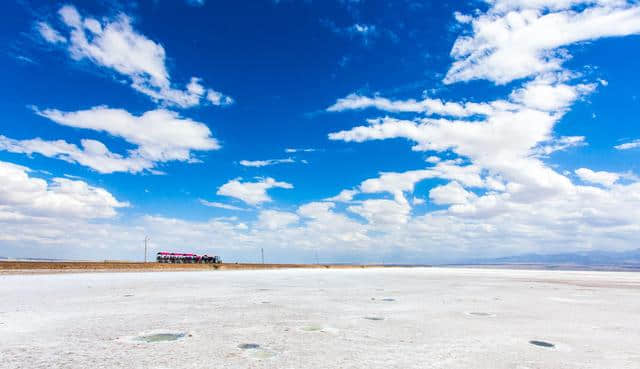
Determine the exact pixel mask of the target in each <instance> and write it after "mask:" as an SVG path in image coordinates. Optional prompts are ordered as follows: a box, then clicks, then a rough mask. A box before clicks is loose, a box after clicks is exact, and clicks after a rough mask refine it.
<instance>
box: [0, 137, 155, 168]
mask: <svg viewBox="0 0 640 369" xmlns="http://www.w3.org/2000/svg"><path fill="white" fill-rule="evenodd" d="M80 143H81V147H78V146H76V145H74V144H71V143H68V142H66V141H64V140H55V141H46V140H42V139H40V138H34V139H30V140H14V139H10V138H7V137H5V136H2V135H0V150H5V151H8V152H13V153H21V154H28V155H31V154H40V155H43V156H46V157H50V158H56V159H61V160H64V161H67V162H70V163H78V164H80V165H84V166H86V167H89V168H91V169H94V170H95V171H97V172H99V173H113V172H130V173H138V172H141V171H143V170H145V169H151V168H153V166H154V164H153V162H152V161H150V160H147V159H145V158H143V157H140V156H132V157H123V156H122V155H119V154H115V153H112V152H111V151H109V149H108V148H107V147H106V146H105V145H104V144H103V143H102V142H100V141H96V140H88V139H84V140H81V141H80Z"/></svg>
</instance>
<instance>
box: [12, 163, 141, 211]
mask: <svg viewBox="0 0 640 369" xmlns="http://www.w3.org/2000/svg"><path fill="white" fill-rule="evenodd" d="M30 172H31V170H30V169H29V168H26V167H23V166H20V165H15V164H12V163H8V162H2V161H0V222H1V221H11V220H14V221H19V222H24V223H25V224H28V223H31V222H32V221H37V220H38V219H46V218H49V217H51V218H56V217H62V218H65V217H68V218H74V219H96V218H112V217H114V216H116V214H117V209H118V208H121V207H126V206H129V204H128V203H126V202H121V201H118V200H117V199H116V198H115V197H114V196H113V195H112V194H111V193H109V192H108V191H106V190H105V189H103V188H99V187H93V186H91V185H89V184H87V183H86V182H84V181H78V180H70V179H67V178H53V179H52V180H51V181H50V182H47V181H45V180H43V179H40V178H35V177H32V176H30V175H29V173H30Z"/></svg>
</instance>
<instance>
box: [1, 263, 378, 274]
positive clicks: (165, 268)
mask: <svg viewBox="0 0 640 369" xmlns="http://www.w3.org/2000/svg"><path fill="white" fill-rule="evenodd" d="M373 267H382V265H351V264H250V263H238V264H236V263H223V264H161V263H155V262H149V263H143V262H129V261H0V274H30V273H59V272H69V273H81V272H170V271H206V270H209V271H211V270H258V269H298V268H310V269H311V268H312V269H354V268H373Z"/></svg>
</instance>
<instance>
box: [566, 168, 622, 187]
mask: <svg viewBox="0 0 640 369" xmlns="http://www.w3.org/2000/svg"><path fill="white" fill-rule="evenodd" d="M575 173H576V174H577V175H578V177H580V179H581V180H583V181H585V182H590V183H596V184H600V185H603V186H607V187H610V186H613V185H614V184H615V183H616V182H617V181H618V179H620V175H619V174H617V173H612V172H605V171H599V172H594V171H593V170H591V169H588V168H579V169H576V170H575Z"/></svg>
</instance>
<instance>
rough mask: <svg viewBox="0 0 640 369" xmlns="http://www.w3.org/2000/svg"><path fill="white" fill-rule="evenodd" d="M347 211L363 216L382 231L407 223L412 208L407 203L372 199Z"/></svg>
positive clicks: (350, 207)
mask: <svg viewBox="0 0 640 369" xmlns="http://www.w3.org/2000/svg"><path fill="white" fill-rule="evenodd" d="M347 210H349V211H350V212H352V213H355V214H358V215H360V216H362V217H363V218H365V219H366V220H367V222H368V223H369V224H370V225H372V226H374V227H376V228H377V230H378V231H382V230H385V229H386V227H388V226H391V227H393V226H397V225H400V224H405V223H407V222H408V221H409V213H410V211H411V206H410V205H409V204H408V203H407V202H406V201H404V202H402V201H396V200H387V199H371V200H364V201H362V202H361V203H360V204H358V205H351V206H349V207H348V208H347Z"/></svg>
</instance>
